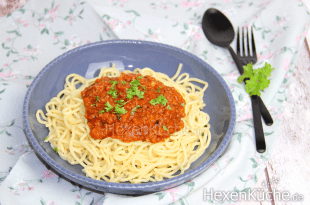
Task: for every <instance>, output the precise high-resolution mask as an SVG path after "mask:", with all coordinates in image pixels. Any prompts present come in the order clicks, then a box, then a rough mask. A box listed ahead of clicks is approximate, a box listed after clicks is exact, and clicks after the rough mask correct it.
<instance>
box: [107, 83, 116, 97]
mask: <svg viewBox="0 0 310 205" xmlns="http://www.w3.org/2000/svg"><path fill="white" fill-rule="evenodd" d="M110 83H112V86H111V89H110V91H109V92H108V94H110V95H111V96H112V98H117V91H116V90H115V88H114V86H115V85H116V84H117V83H118V81H116V80H114V81H110Z"/></svg>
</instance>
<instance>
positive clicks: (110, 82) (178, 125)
mask: <svg viewBox="0 0 310 205" xmlns="http://www.w3.org/2000/svg"><path fill="white" fill-rule="evenodd" d="M81 94H82V98H83V101H84V105H85V109H86V114H85V117H86V119H87V122H88V126H89V128H90V130H91V131H90V136H91V137H92V138H93V139H104V138H106V137H111V138H115V139H120V140H121V141H123V142H132V141H147V142H152V143H157V142H162V141H164V140H165V139H166V138H168V137H170V135H171V134H173V133H174V132H177V131H180V130H181V129H182V128H183V127H184V123H183V121H182V120H181V118H183V117H185V108H184V105H185V100H184V99H183V97H182V96H181V94H180V93H178V92H177V91H176V89H175V88H173V87H168V86H165V85H164V84H163V83H161V82H159V81H157V80H156V79H155V78H153V77H151V76H142V75H141V74H132V73H130V74H124V73H121V75H120V77H107V76H106V77H102V78H101V79H97V80H96V82H95V83H94V84H92V85H90V86H89V87H87V88H85V90H84V91H82V92H81Z"/></svg>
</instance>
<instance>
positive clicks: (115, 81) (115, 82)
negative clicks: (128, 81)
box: [110, 80, 118, 86]
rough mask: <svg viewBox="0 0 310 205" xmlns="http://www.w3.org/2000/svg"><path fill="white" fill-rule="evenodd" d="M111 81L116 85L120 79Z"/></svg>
mask: <svg viewBox="0 0 310 205" xmlns="http://www.w3.org/2000/svg"><path fill="white" fill-rule="evenodd" d="M110 83H112V86H114V85H116V84H117V83H118V81H117V80H114V81H113V80H112V81H110Z"/></svg>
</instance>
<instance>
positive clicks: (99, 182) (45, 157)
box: [22, 39, 236, 191]
mask: <svg viewBox="0 0 310 205" xmlns="http://www.w3.org/2000/svg"><path fill="white" fill-rule="evenodd" d="M106 44H128V45H130V44H142V45H145V46H156V47H163V48H166V49H172V50H174V51H177V52H180V53H182V54H185V55H187V56H189V57H190V58H192V59H194V60H195V61H198V63H200V64H202V65H203V66H204V67H206V68H207V69H208V70H209V71H210V72H212V74H213V75H214V76H215V77H216V78H217V79H218V80H219V81H220V83H221V84H222V86H223V88H224V90H225V92H226V94H227V96H228V99H229V103H230V108H231V117H230V123H229V127H228V130H227V133H226V135H225V136H224V139H223V141H222V143H221V144H220V146H219V147H218V148H217V150H216V151H215V152H214V153H213V154H212V155H211V157H210V158H209V159H207V160H206V161H205V162H203V163H202V164H200V165H199V166H197V167H196V168H194V169H193V170H191V171H189V172H187V173H183V174H182V175H179V176H176V177H173V178H170V179H166V180H163V181H159V182H146V183H141V184H133V183H115V182H106V181H103V180H95V179H92V178H89V177H87V176H86V175H85V176H81V175H79V174H76V173H73V172H72V171H70V170H68V169H66V168H64V167H62V166H60V165H59V164H58V163H57V162H56V161H55V160H54V159H53V158H51V157H50V156H49V155H48V154H47V153H46V152H45V151H44V150H43V148H42V147H41V146H40V144H39V142H38V141H37V140H36V138H35V137H34V135H33V134H32V132H31V128H30V123H29V121H28V107H29V100H30V96H31V94H32V92H33V90H34V88H35V87H36V85H37V83H38V81H39V79H40V78H41V76H42V75H43V74H44V73H45V72H46V71H47V70H48V69H49V68H50V67H51V66H52V65H53V64H55V63H57V61H59V60H61V59H63V58H65V57H66V56H67V55H70V54H71V53H75V52H77V51H79V50H83V49H87V48H91V47H94V46H102V45H106ZM22 120H23V129H24V132H25V134H26V137H27V138H28V141H29V142H30V144H31V146H32V147H33V149H34V151H35V152H36V153H37V154H38V155H39V157H41V158H42V159H43V160H44V161H45V162H46V163H47V164H48V165H50V166H51V167H52V168H53V169H55V170H56V171H57V172H58V173H59V174H61V175H63V176H69V177H70V178H71V180H72V179H76V180H77V181H74V182H75V183H78V184H81V183H80V182H83V183H86V184H81V185H82V186H99V187H105V188H114V189H122V190H125V191H126V190H128V191H135V190H137V191H138V190H140V189H142V188H154V189H156V188H160V187H163V186H169V185H171V187H172V186H173V184H174V183H178V182H180V181H182V180H184V179H189V178H193V176H194V177H196V176H197V175H198V174H200V173H201V172H202V171H205V170H206V168H208V167H209V166H210V165H211V164H212V163H213V162H214V161H216V160H217V159H218V158H219V156H220V155H222V154H223V152H224V151H225V150H226V148H227V147H228V144H229V142H230V139H231V137H232V134H233V130H234V127H235V124H236V108H235V103H234V99H233V96H232V93H231V91H230V89H229V87H228V85H227V83H226V82H225V80H224V79H223V77H222V76H221V75H220V74H219V73H218V72H217V71H216V70H215V69H214V68H213V67H212V66H210V65H209V64H208V63H207V62H205V61H203V60H202V59H200V58H199V57H197V56H196V55H194V54H192V53H189V52H188V51H185V50H182V49H180V48H177V47H174V46H170V45H167V44H163V43H157V42H151V41H143V40H126V39H124V40H106V41H100V42H94V43H90V44H86V45H83V46H79V47H77V48H74V49H72V50H69V51H67V52H65V53H63V54H61V55H59V56H58V57H57V58H55V59H53V60H52V61H51V62H49V63H48V64H47V65H46V66H45V67H44V68H43V69H42V70H41V71H40V72H39V73H38V74H37V76H36V77H35V78H34V80H33V82H32V83H31V84H30V86H29V88H28V90H27V93H26V95H25V98H24V102H23V112H22Z"/></svg>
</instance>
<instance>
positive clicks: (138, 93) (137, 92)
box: [127, 86, 144, 99]
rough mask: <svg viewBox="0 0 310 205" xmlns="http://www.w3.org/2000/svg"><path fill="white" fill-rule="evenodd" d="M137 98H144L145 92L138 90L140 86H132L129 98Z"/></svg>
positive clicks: (129, 90)
mask: <svg viewBox="0 0 310 205" xmlns="http://www.w3.org/2000/svg"><path fill="white" fill-rule="evenodd" d="M135 95H136V96H137V97H138V98H143V97H144V92H143V91H141V90H139V89H138V86H131V87H130V88H129V89H128V90H127V98H128V99H132V98H133V97H134V96H135Z"/></svg>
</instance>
